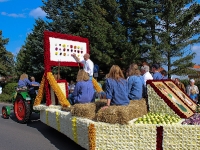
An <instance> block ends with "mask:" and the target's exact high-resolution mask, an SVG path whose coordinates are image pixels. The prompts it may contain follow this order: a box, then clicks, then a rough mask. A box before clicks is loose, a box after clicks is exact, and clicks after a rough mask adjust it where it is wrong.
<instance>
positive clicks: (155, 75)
mask: <svg viewBox="0 0 200 150" xmlns="http://www.w3.org/2000/svg"><path fill="white" fill-rule="evenodd" d="M159 68H160V65H159V64H153V65H152V72H153V79H154V80H162V74H161V73H160V72H159Z"/></svg>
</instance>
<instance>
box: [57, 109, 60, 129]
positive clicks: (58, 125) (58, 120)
mask: <svg viewBox="0 0 200 150" xmlns="http://www.w3.org/2000/svg"><path fill="white" fill-rule="evenodd" d="M56 123H57V130H58V131H59V132H60V113H59V112H58V111H56Z"/></svg>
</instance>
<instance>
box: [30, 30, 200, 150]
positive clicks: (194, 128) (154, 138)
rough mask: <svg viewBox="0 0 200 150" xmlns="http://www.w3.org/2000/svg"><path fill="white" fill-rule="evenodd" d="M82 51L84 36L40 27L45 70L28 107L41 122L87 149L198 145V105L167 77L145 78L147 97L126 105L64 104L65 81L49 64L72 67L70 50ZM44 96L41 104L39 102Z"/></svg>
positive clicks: (163, 149) (190, 148)
mask: <svg viewBox="0 0 200 150" xmlns="http://www.w3.org/2000/svg"><path fill="white" fill-rule="evenodd" d="M86 52H87V53H89V42H88V40H87V39H86V38H82V37H77V36H71V35H66V34H60V33H54V32H48V31H45V32H44V56H45V59H44V60H45V62H44V64H45V73H44V76H43V79H42V82H41V84H40V85H41V86H40V88H39V90H38V95H37V97H36V99H35V102H34V106H33V109H34V110H37V111H40V120H41V121H42V122H43V123H45V124H46V125H48V126H50V127H52V128H54V129H56V130H58V131H59V132H61V133H63V134H65V135H66V136H67V137H69V138H70V139H72V140H73V141H75V142H76V143H77V144H78V145H80V146H81V147H83V148H85V149H87V150H122V149H124V150H172V149H173V150H174V149H175V150H184V149H185V150H197V149H200V148H199V146H200V132H199V130H200V126H199V124H200V123H199V122H198V118H199V114H198V113H197V108H198V107H197V105H196V104H195V103H194V102H193V101H192V100H191V99H190V98H189V97H188V96H187V94H185V93H184V92H183V91H181V90H180V89H179V88H178V87H177V86H176V85H175V84H174V82H173V81H171V80H162V81H161V80H160V81H157V80H151V81H148V82H147V91H148V99H146V100H145V99H141V100H137V101H131V102H130V104H129V105H128V106H110V107H109V108H107V109H104V110H103V109H101V108H102V107H103V106H105V105H106V100H105V99H100V100H98V101H95V102H93V103H87V104H75V105H73V106H70V104H69V102H68V100H67V86H66V81H59V80H56V79H55V78H54V77H53V75H52V73H51V67H52V66H57V65H58V62H59V65H62V66H78V64H77V63H76V62H75V61H74V59H73V58H72V57H71V53H77V56H78V57H79V58H80V57H83V54H84V53H86ZM93 84H94V87H95V89H96V90H97V92H101V91H102V89H101V88H100V87H99V86H98V84H97V82H96V80H95V79H93ZM44 96H45V99H46V104H41V101H42V99H43V97H44ZM195 117H196V118H195ZM193 119H194V120H193ZM195 119H196V120H197V121H196V122H195ZM188 120H190V121H188ZM66 146H67V145H66Z"/></svg>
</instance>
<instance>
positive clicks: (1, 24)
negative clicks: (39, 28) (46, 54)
mask: <svg viewBox="0 0 200 150" xmlns="http://www.w3.org/2000/svg"><path fill="white" fill-rule="evenodd" d="M198 1H199V2H200V0H198ZM42 5H43V3H42V1H41V0H0V30H2V34H3V38H4V39H5V38H9V43H8V44H7V45H6V49H7V51H10V52H12V53H13V54H17V52H18V51H19V50H20V48H21V46H22V45H24V42H25V39H26V37H27V34H28V33H30V32H31V31H32V29H33V26H34V24H35V19H37V18H38V17H40V18H42V19H45V16H46V14H45V12H43V11H42V10H41V8H40V6H42ZM191 48H192V51H194V52H196V53H197V55H196V57H195V59H194V60H193V62H194V63H196V64H200V53H199V50H200V43H199V44H196V45H193V46H192V47H191Z"/></svg>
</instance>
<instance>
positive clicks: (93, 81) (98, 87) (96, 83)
mask: <svg viewBox="0 0 200 150" xmlns="http://www.w3.org/2000/svg"><path fill="white" fill-rule="evenodd" d="M92 83H93V85H94V89H95V90H96V91H97V92H98V93H100V92H103V89H102V88H101V87H100V86H99V84H98V82H97V80H96V79H95V78H92Z"/></svg>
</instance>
